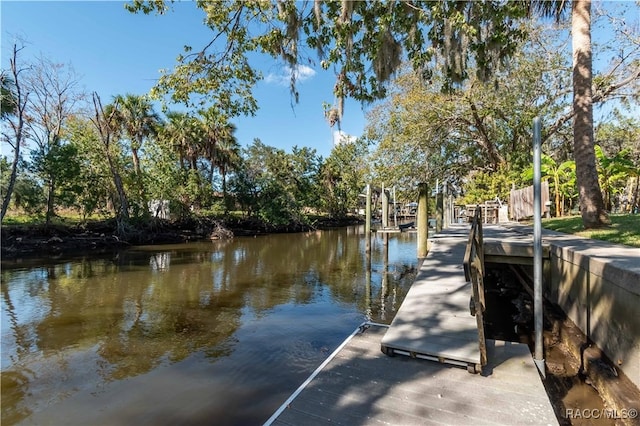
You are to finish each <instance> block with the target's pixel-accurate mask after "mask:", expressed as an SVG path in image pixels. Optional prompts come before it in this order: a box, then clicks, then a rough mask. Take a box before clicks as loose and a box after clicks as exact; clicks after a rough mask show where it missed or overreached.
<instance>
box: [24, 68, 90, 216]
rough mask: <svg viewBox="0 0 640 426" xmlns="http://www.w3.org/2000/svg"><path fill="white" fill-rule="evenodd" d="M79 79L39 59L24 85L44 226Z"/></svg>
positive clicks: (52, 204)
mask: <svg viewBox="0 0 640 426" xmlns="http://www.w3.org/2000/svg"><path fill="white" fill-rule="evenodd" d="M78 82H79V79H78V76H77V75H76V73H75V71H74V70H73V68H72V67H71V66H68V65H64V64H59V63H55V62H54V61H52V60H50V59H48V58H44V57H40V58H38V59H37V60H36V62H35V63H34V64H33V65H32V67H31V69H30V72H29V74H28V77H27V79H26V83H25V84H27V85H28V90H29V92H30V97H29V103H28V104H27V108H28V114H29V120H28V122H27V126H28V127H29V139H30V140H31V141H32V142H34V144H35V147H36V148H35V150H34V152H33V153H32V168H33V169H34V170H35V172H36V174H37V175H38V176H39V177H40V178H41V179H42V180H43V181H44V183H45V186H46V190H47V211H46V222H47V223H49V222H50V221H51V218H52V217H53V216H54V214H55V211H54V210H55V206H56V201H55V197H56V192H57V187H58V185H59V184H60V183H61V182H60V181H61V180H63V179H65V174H66V172H67V170H66V169H65V163H66V156H67V155H68V154H69V152H70V151H69V150H68V149H66V148H64V147H63V145H64V141H63V137H62V135H63V130H64V126H65V122H66V121H67V120H68V119H69V117H70V116H71V115H72V114H74V113H75V112H76V105H77V103H78V102H79V101H80V100H81V99H82V97H83V94H82V93H80V92H79V91H78V84H79V83H78Z"/></svg>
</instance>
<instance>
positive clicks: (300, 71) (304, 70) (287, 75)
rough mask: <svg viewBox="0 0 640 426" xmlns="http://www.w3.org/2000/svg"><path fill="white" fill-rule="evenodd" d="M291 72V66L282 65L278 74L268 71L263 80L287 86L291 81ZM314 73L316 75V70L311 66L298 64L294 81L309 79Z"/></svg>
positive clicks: (299, 81)
mask: <svg viewBox="0 0 640 426" xmlns="http://www.w3.org/2000/svg"><path fill="white" fill-rule="evenodd" d="M293 73H294V70H293V69H292V68H291V67H288V66H287V67H284V69H283V70H282V72H281V73H279V74H274V73H270V74H269V75H267V76H266V77H265V79H264V81H266V82H267V83H273V84H277V85H280V86H288V85H289V83H290V82H291V75H292V74H293ZM315 75H316V71H315V70H314V69H313V68H311V67H308V66H306V65H298V66H297V67H296V69H295V76H296V81H297V82H298V83H302V82H304V81H306V80H309V79H310V78H313V76H315Z"/></svg>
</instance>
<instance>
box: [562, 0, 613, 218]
mask: <svg viewBox="0 0 640 426" xmlns="http://www.w3.org/2000/svg"><path fill="white" fill-rule="evenodd" d="M571 33H572V46H573V112H574V114H575V115H574V118H573V120H574V123H573V151H574V157H575V161H576V181H577V184H578V193H579V197H580V212H581V214H582V223H583V225H584V227H585V228H595V227H599V226H603V225H606V224H608V223H610V222H609V218H608V216H607V213H606V212H605V209H604V202H603V199H602V191H601V190H600V185H599V183H598V171H597V169H596V156H595V148H594V134H593V100H592V88H591V87H592V55H591V1H590V0H574V1H572V2H571Z"/></svg>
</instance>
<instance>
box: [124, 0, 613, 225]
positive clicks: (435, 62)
mask: <svg viewBox="0 0 640 426" xmlns="http://www.w3.org/2000/svg"><path fill="white" fill-rule="evenodd" d="M197 4H198V6H199V7H200V8H201V9H202V10H203V11H204V12H205V13H206V20H205V22H206V24H207V25H208V26H209V28H211V30H212V32H213V34H212V38H211V42H210V43H208V44H206V46H204V48H202V49H200V50H196V51H193V48H192V47H191V46H186V47H185V52H184V55H181V56H180V57H179V66H178V67H177V68H176V70H175V72H174V73H172V74H169V75H163V76H162V77H161V79H160V82H159V85H158V86H157V88H156V92H158V93H162V92H166V93H171V94H172V95H173V98H174V99H177V100H183V101H187V102H188V101H189V100H190V97H189V95H190V94H199V95H205V94H207V93H213V94H214V96H215V97H216V99H218V100H219V101H220V102H221V104H222V105H225V106H227V107H229V108H228V111H229V112H230V114H231V115H230V116H233V114H237V113H253V112H255V107H256V105H255V102H254V100H253V97H252V96H251V95H250V93H249V95H248V97H246V98H243V97H242V96H243V95H246V94H247V92H248V91H250V90H251V88H252V86H253V84H255V82H256V81H257V80H258V79H259V78H260V75H259V73H258V72H257V71H256V70H255V68H254V67H252V66H251V65H250V61H249V54H248V52H253V51H255V50H256V49H257V48H259V49H261V50H262V51H263V52H266V53H268V54H270V55H271V56H273V57H277V58H281V59H282V60H284V61H285V64H286V65H287V66H288V67H289V68H290V69H291V70H293V71H294V72H292V73H291V85H290V86H291V92H292V95H293V97H294V98H295V99H297V96H298V94H297V90H296V72H295V70H297V69H298V67H299V66H301V64H307V63H315V61H314V58H311V57H310V56H309V55H308V54H307V53H306V52H308V51H314V50H315V51H317V52H318V57H319V59H320V66H321V67H322V68H324V69H330V68H333V69H334V71H335V74H336V84H335V86H334V93H335V96H336V99H337V105H336V106H335V109H336V110H337V119H338V120H339V119H340V118H341V116H342V113H343V99H344V98H345V97H352V98H354V99H357V100H360V101H363V102H370V101H373V100H376V99H380V98H382V97H384V96H385V95H386V86H385V83H386V82H387V81H388V80H389V78H390V77H392V76H393V75H394V73H395V72H396V71H397V70H398V69H399V67H400V65H401V59H402V58H403V55H405V57H406V58H407V59H408V60H409V62H410V63H411V64H412V65H413V69H414V71H415V72H416V73H417V75H419V76H420V77H421V78H422V79H423V81H424V82H425V83H427V84H428V83H429V82H430V79H431V77H432V76H433V74H434V71H435V70H441V71H442V72H443V75H444V76H445V84H444V89H445V90H449V91H451V90H454V89H455V88H457V87H458V86H459V84H460V83H462V82H463V81H465V80H466V79H467V78H469V76H470V73H469V70H470V69H469V65H470V64H475V65H476V77H477V78H478V79H479V80H481V81H488V80H489V79H490V78H491V77H492V75H494V74H495V72H496V71H497V70H498V69H500V68H501V67H502V66H503V65H505V62H506V59H508V58H509V57H510V56H512V55H513V54H514V52H516V51H517V49H518V47H519V45H520V42H521V41H522V40H524V38H525V35H526V32H525V31H524V29H523V27H522V26H521V25H520V22H521V19H522V18H525V17H526V16H527V14H528V13H530V12H531V10H532V6H533V7H534V8H538V9H539V10H546V11H547V12H548V13H553V14H559V13H560V12H561V11H562V10H563V9H564V7H565V5H567V4H568V2H566V1H565V0H558V1H525V2H489V1H482V2H480V1H453V0H446V1H437V2H436V1H431V2H411V1H407V2H404V1H389V2H355V1H354V2H352V1H342V2H329V1H322V0H318V1H314V2H296V1H294V0H287V1H282V0H274V1H264V2H242V1H229V2H216V3H211V2H205V1H202V2H199V3H197ZM128 8H129V9H130V10H133V11H143V12H144V13H150V12H152V11H157V12H160V13H163V12H164V11H166V9H167V6H166V4H165V1H163V0H153V1H148V2H145V1H142V0H134V1H133V3H132V4H130V5H129V6H128ZM590 12H591V2H590V1H589V0H575V1H574V2H573V3H572V17H573V20H572V25H573V26H574V29H573V31H572V33H573V35H574V37H575V38H574V43H573V48H574V51H575V54H574V60H575V61H576V62H575V66H574V71H575V72H574V90H575V92H574V96H575V98H574V111H573V114H572V115H571V116H570V117H569V118H571V117H573V116H574V114H575V118H574V124H575V134H574V153H575V155H576V162H577V163H578V164H579V167H578V173H577V175H578V181H579V186H580V196H581V205H582V214H583V222H584V225H585V227H594V226H599V225H602V224H605V223H606V222H607V216H606V213H605V212H604V210H603V203H602V196H601V194H600V191H599V189H598V187H597V176H596V172H595V161H594V154H593V118H592V114H593V111H592V103H591V102H592V99H591V98H592V93H591V89H590V84H591V78H592V77H591V48H590V26H589V25H590ZM305 43H306V45H307V47H309V48H310V50H309V49H304V48H303V44H305ZM219 71H221V72H219ZM610 87H613V88H615V87H616V85H615V84H612V85H610ZM603 93H606V90H605V91H603ZM495 160H497V161H499V158H498V157H496V158H495ZM599 194H600V195H599Z"/></svg>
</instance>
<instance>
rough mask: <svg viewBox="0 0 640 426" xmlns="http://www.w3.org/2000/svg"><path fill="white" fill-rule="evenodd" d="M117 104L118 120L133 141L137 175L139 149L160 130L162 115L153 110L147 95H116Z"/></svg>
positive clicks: (134, 164)
mask: <svg viewBox="0 0 640 426" xmlns="http://www.w3.org/2000/svg"><path fill="white" fill-rule="evenodd" d="M114 104H115V105H117V115H116V120H117V122H118V124H119V125H120V126H121V128H122V130H123V131H124V133H125V134H126V135H127V136H128V137H129V140H130V141H131V156H132V159H133V168H134V170H135V173H136V175H138V176H139V175H140V172H141V171H140V158H139V156H138V151H139V150H140V148H142V144H143V143H144V141H145V140H146V139H148V138H149V137H150V136H153V135H156V134H157V132H158V130H157V129H158V124H159V123H160V116H159V115H158V114H157V113H156V112H155V111H154V110H153V106H152V105H151V102H150V101H149V99H148V98H147V97H146V96H137V95H132V94H127V95H124V96H122V95H118V96H116V97H114Z"/></svg>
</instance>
